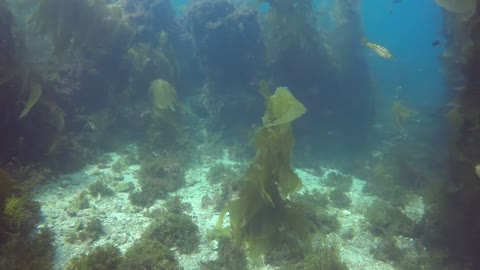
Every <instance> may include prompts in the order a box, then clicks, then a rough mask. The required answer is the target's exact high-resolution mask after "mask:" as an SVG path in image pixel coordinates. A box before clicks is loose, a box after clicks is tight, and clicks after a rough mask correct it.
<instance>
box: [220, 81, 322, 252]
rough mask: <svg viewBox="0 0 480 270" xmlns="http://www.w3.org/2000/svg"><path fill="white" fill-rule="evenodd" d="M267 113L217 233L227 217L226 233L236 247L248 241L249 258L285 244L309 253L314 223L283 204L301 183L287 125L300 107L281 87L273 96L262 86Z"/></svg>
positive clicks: (288, 92)
mask: <svg viewBox="0 0 480 270" xmlns="http://www.w3.org/2000/svg"><path fill="white" fill-rule="evenodd" d="M261 93H262V95H263V96H264V98H265V105H266V111H265V115H264V116H263V117H262V120H263V126H262V127H259V128H257V129H256V131H255V134H254V141H255V145H256V148H257V153H256V156H255V159H254V161H253V162H252V164H251V165H250V167H249V168H248V170H247V172H246V174H245V179H246V181H247V182H246V183H245V186H244V188H243V189H242V190H241V191H240V194H239V198H238V199H235V200H233V201H231V202H230V203H229V204H228V205H227V206H226V208H225V209H224V210H223V211H222V213H221V215H220V218H219V220H218V223H217V226H216V229H217V230H218V231H221V230H222V226H223V220H224V217H225V215H226V213H227V212H229V213H230V225H231V228H230V231H231V235H232V237H233V239H234V241H236V242H237V243H238V244H242V243H247V244H248V248H249V251H250V254H251V255H254V256H255V255H260V254H264V253H265V252H267V251H268V250H271V249H275V248H278V247H283V246H285V245H288V246H291V247H296V248H299V249H305V250H308V249H309V248H310V246H311V235H312V233H313V232H314V231H315V225H314V224H313V222H312V221H311V220H309V219H308V218H307V216H306V215H305V213H304V212H303V211H302V210H301V209H299V208H298V207H297V205H296V204H295V203H293V202H291V201H289V200H288V197H289V195H290V194H291V193H294V192H295V191H297V190H298V189H299V188H300V187H301V182H300V179H299V178H298V176H297V175H296V174H295V172H294V171H293V170H292V168H291V166H290V158H291V157H290V155H291V152H292V150H293V145H294V138H293V132H292V126H291V122H292V121H293V120H295V119H296V118H298V117H299V116H300V115H301V114H302V113H299V112H302V111H303V112H305V107H304V106H303V104H302V103H300V102H299V101H298V100H297V99H296V98H295V97H294V96H293V95H292V94H291V93H290V91H289V90H288V88H286V87H279V88H277V89H276V91H275V93H274V94H273V95H270V94H269V93H268V89H266V88H265V87H262V88H261Z"/></svg>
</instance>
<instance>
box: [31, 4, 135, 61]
mask: <svg viewBox="0 0 480 270" xmlns="http://www.w3.org/2000/svg"><path fill="white" fill-rule="evenodd" d="M25 1H26V2H29V1H32V0H25ZM35 3H38V6H37V8H36V9H34V12H33V15H32V19H31V20H32V22H33V23H34V24H35V28H36V30H37V31H38V32H39V33H40V34H43V35H46V36H49V37H50V38H51V40H52V42H53V45H54V47H55V53H56V55H57V57H64V56H65V55H66V54H67V53H69V52H72V51H76V52H78V51H81V50H88V51H89V52H90V53H95V54H97V55H105V54H108V53H109V52H112V51H122V50H125V49H126V47H127V46H128V45H129V43H130V42H131V40H132V38H133V36H134V35H135V32H134V30H133V29H132V28H131V27H130V26H129V25H128V23H126V22H125V21H124V19H123V14H122V10H121V9H120V8H119V7H118V6H115V5H107V4H106V2H105V1H104V0H91V1H89V0H41V1H38V2H37V1H35Z"/></svg>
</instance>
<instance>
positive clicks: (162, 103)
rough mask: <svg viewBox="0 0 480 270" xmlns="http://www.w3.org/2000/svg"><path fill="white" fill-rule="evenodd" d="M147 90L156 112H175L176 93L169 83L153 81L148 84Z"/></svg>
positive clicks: (160, 80)
mask: <svg viewBox="0 0 480 270" xmlns="http://www.w3.org/2000/svg"><path fill="white" fill-rule="evenodd" d="M149 90H150V92H151V93H152V95H153V103H154V105H155V107H156V108H157V109H158V110H165V109H168V110H172V111H175V100H176V98H177V92H176V91H175V88H173V86H172V85H171V84H170V83H169V82H167V81H165V80H163V79H156V80H153V81H152V82H151V83H150V88H149Z"/></svg>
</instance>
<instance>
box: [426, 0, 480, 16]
mask: <svg viewBox="0 0 480 270" xmlns="http://www.w3.org/2000/svg"><path fill="white" fill-rule="evenodd" d="M435 2H437V4H438V5H439V6H441V7H442V8H444V9H445V10H447V11H448V12H451V13H453V14H455V15H458V16H460V17H461V18H462V19H463V20H465V21H467V20H468V19H470V18H471V17H472V16H473V15H474V14H475V9H476V7H477V2H478V1H476V0H435Z"/></svg>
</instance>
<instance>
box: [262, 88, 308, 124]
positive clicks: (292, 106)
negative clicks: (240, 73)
mask: <svg viewBox="0 0 480 270" xmlns="http://www.w3.org/2000/svg"><path fill="white" fill-rule="evenodd" d="M266 101H267V102H266V106H267V110H266V112H265V115H264V116H263V118H262V120H263V124H264V125H265V127H272V126H278V125H282V124H287V123H290V122H292V121H293V120H295V119H297V118H298V117H300V116H302V115H303V114H304V113H305V112H306V111H307V109H306V108H305V106H304V105H303V104H302V103H300V102H299V101H298V100H297V99H296V98H295V97H294V96H293V95H292V93H290V91H289V90H288V88H287V87H278V88H277V90H276V91H275V94H273V95H272V96H270V97H266Z"/></svg>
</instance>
